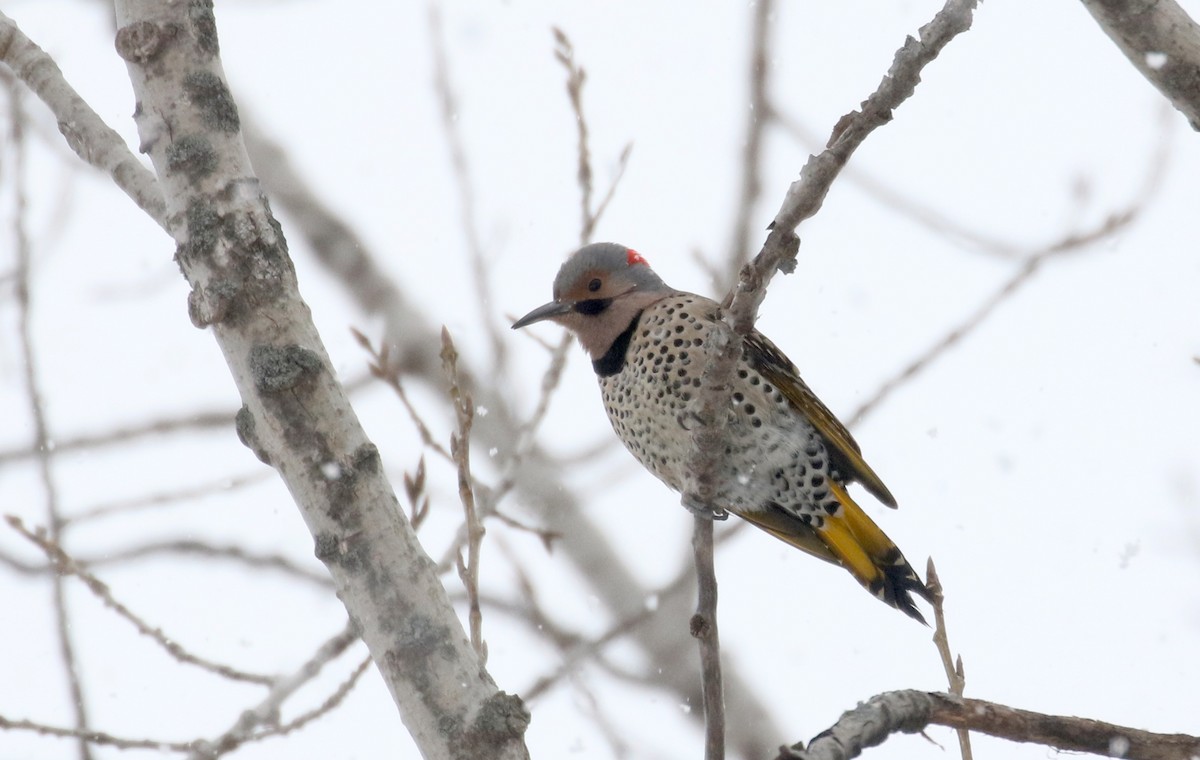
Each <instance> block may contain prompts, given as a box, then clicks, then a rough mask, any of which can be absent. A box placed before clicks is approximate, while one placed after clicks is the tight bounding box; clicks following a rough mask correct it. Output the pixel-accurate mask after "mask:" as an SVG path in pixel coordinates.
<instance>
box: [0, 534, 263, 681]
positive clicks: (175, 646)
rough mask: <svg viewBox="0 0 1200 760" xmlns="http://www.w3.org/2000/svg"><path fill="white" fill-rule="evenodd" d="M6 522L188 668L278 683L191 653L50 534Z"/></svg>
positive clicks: (234, 678)
mask: <svg viewBox="0 0 1200 760" xmlns="http://www.w3.org/2000/svg"><path fill="white" fill-rule="evenodd" d="M6 519H7V520H8V524H9V525H10V526H12V528H13V530H15V531H17V532H18V533H20V534H21V535H22V536H24V537H25V538H26V539H28V540H29V541H30V542H31V543H33V544H34V545H35V546H37V547H38V548H39V549H41V550H42V551H43V552H44V553H45V554H46V557H47V558H48V559H49V560H50V561H51V562H52V563H53V564H54V569H55V571H56V577H60V576H68V575H74V576H75V577H77V578H79V580H81V581H83V583H84V585H85V586H86V587H87V589H88V591H90V592H92V594H93V595H94V596H95V597H96V598H97V599H99V600H100V601H101V602H103V603H104V606H105V607H108V608H109V609H110V610H112V611H113V612H115V613H117V615H118V616H120V617H123V618H125V620H127V621H129V622H130V623H131V624H132V625H133V627H134V628H136V629H137V631H138V633H140V634H142V635H143V636H147V637H149V638H150V639H152V640H153V641H154V642H155V643H156V644H158V645H159V646H160V647H162V648H163V649H164V650H166V652H167V654H169V655H171V656H172V657H174V658H175V659H176V660H178V661H179V662H182V663H186V664H188V665H195V666H196V667H198V668H201V669H203V670H207V671H209V672H210V673H214V674H216V675H219V676H222V677H224V678H228V679H230V680H231V681H245V682H247V683H257V684H271V683H273V682H274V677H272V676H266V675H259V674H257V673H247V672H245V671H242V670H238V669H237V668H233V667H230V666H229V665H222V664H221V663H218V662H213V661H212V660H208V659H205V658H203V657H200V656H199V655H194V654H192V653H191V652H189V651H187V650H186V649H184V648H183V646H182V645H180V644H179V642H177V641H175V640H174V639H172V638H171V637H169V636H167V635H166V634H165V633H163V631H162V629H161V628H154V627H152V626H151V625H150V624H149V623H147V622H146V621H145V620H143V619H142V618H141V617H140V616H139V615H137V614H136V613H135V612H133V611H132V610H130V609H129V608H128V607H126V606H125V605H124V604H122V603H121V602H119V601H117V598H116V597H115V596H113V593H112V591H110V590H109V588H108V585H107V584H105V583H104V582H103V581H101V580H100V579H99V578H97V577H96V576H95V575H93V574H91V573H90V572H88V571H87V570H85V569H83V568H82V567H81V566H80V565H79V563H78V562H76V561H75V560H74V558H72V557H71V556H70V555H68V554H67V553H66V552H65V551H63V549H62V547H61V546H59V545H58V544H57V543H56V542H55V541H54V540H53V539H52V538H48V537H47V536H46V535H43V534H42V532H41V531H38V532H34V531H31V530H29V529H28V528H26V527H25V524H24V523H22V522H21V520H20V518H18V517H15V516H13V515H7V516H6Z"/></svg>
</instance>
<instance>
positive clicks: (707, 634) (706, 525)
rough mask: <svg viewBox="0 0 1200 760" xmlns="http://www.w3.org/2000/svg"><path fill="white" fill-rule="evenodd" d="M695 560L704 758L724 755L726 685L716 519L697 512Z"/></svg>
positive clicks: (694, 632)
mask: <svg viewBox="0 0 1200 760" xmlns="http://www.w3.org/2000/svg"><path fill="white" fill-rule="evenodd" d="M692 553H693V555H694V556H695V561H696V579H697V593H696V614H695V615H693V616H692V622H691V631H692V636H694V637H695V638H696V640H697V641H698V642H699V643H700V679H701V683H702V684H703V686H702V693H703V697H704V758H705V760H724V757H725V688H724V684H723V682H722V679H721V638H720V635H719V633H718V630H717V573H716V568H715V567H714V563H713V521H712V520H711V519H709V518H707V517H704V516H701V515H697V516H696V517H695V520H694V526H693V532H692Z"/></svg>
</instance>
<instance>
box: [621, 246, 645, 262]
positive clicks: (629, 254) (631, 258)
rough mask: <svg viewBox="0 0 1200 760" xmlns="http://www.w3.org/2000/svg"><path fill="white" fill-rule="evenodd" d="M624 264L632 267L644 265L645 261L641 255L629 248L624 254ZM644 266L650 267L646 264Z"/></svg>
mask: <svg viewBox="0 0 1200 760" xmlns="http://www.w3.org/2000/svg"><path fill="white" fill-rule="evenodd" d="M625 263H627V264H629V266H633V265H634V264H646V260H645V259H643V258H642V254H640V253H638V252H637V251H635V250H633V249H632V248H630V249H628V250H627V251H626V252H625ZM646 266H650V265H649V264H646Z"/></svg>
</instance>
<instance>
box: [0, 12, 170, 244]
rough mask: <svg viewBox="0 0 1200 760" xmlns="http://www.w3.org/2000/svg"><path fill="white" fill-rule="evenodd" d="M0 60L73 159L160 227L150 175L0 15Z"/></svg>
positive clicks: (159, 203) (160, 207)
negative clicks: (51, 119)
mask: <svg viewBox="0 0 1200 760" xmlns="http://www.w3.org/2000/svg"><path fill="white" fill-rule="evenodd" d="M0 61H3V62H4V63H6V64H8V66H9V67H10V68H11V69H12V70H13V72H14V73H15V74H16V75H17V78H19V79H20V80H21V81H22V82H24V83H25V85H26V86H27V87H28V88H29V89H30V90H32V91H33V93H34V94H35V95H37V96H38V97H39V98H40V99H41V100H42V102H43V103H45V104H46V105H47V106H48V107H49V108H50V110H51V111H52V112H53V113H54V116H55V118H57V119H58V129H59V131H60V132H62V135H63V137H65V138H66V140H67V145H69V146H70V148H71V150H73V151H75V153H76V155H78V156H79V157H80V158H82V159H83V160H84V161H86V162H87V163H89V164H91V165H92V166H94V167H96V168H97V169H99V170H100V171H103V172H106V173H107V174H109V175H110V176H111V177H112V178H113V181H114V182H116V183H117V187H119V188H121V189H122V190H123V191H125V194H126V195H128V196H129V197H130V198H132V199H133V202H134V203H136V204H137V205H138V207H139V208H141V209H142V210H143V211H145V212H146V213H147V214H149V215H150V218H151V219H153V220H154V221H156V222H158V224H159V225H160V226H164V225H165V213H164V211H165V209H166V207H165V205H164V202H163V196H162V193H161V192H160V191H159V189H158V183H157V182H156V181H155V179H154V175H153V174H152V173H151V172H150V171H149V170H147V169H146V167H144V166H142V164H141V162H139V161H138V159H137V157H136V156H134V155H133V153H131V152H130V150H129V147H128V146H127V145H125V141H124V140H122V139H121V136H120V135H118V134H117V133H116V131H114V130H113V128H112V127H110V126H108V125H107V124H105V123H104V120H103V119H101V118H100V117H99V116H98V115H97V114H96V112H95V111H93V110H92V108H91V106H89V105H88V104H87V103H86V102H84V100H83V98H81V97H79V93H77V92H75V89H74V88H73V87H71V85H69V84H67V80H66V79H65V78H64V77H63V73H62V70H61V69H59V68H58V64H57V63H55V62H54V59H53V58H51V57H50V56H49V55H48V54H47V53H46V51H45V50H42V49H41V48H40V47H38V46H37V45H36V44H35V43H34V42H33V41H32V40H30V39H29V38H28V37H26V36H25V34H24V33H23V32H21V30H20V29H19V28H18V27H17V25H16V22H14V21H13V20H12V19H10V18H9V17H8V16H6V15H4V13H3V12H0Z"/></svg>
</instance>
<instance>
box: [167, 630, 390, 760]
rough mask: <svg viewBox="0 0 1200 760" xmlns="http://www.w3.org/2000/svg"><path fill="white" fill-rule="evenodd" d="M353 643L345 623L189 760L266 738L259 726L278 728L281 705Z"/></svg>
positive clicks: (354, 633) (198, 745)
mask: <svg viewBox="0 0 1200 760" xmlns="http://www.w3.org/2000/svg"><path fill="white" fill-rule="evenodd" d="M356 641H358V629H357V628H356V627H355V625H354V623H353V622H347V623H346V627H345V628H343V629H342V630H341V632H339V633H337V634H336V635H334V636H333V637H331V638H330V639H329V640H328V641H326V642H325V643H324V644H322V645H321V646H320V647H318V648H317V651H316V652H314V653H313V656H312V657H310V658H309V659H308V660H307V661H306V662H305V663H304V664H303V665H301V666H300V667H299V668H298V669H297V670H296V671H295V672H294V673H292V674H290V675H288V676H284V677H281V678H278V679H276V681H275V683H274V684H272V686H271V689H270V691H268V692H267V695H266V696H265V697H264V698H263V699H262V701H261V702H259V703H258V704H257V705H255V706H254V707H252V708H250V709H248V710H243V711H242V712H241V714H240V715H239V716H238V719H237V721H235V722H234V724H233V725H232V726H231V727H230V728H229V730H227V731H226V732H225V733H223V734H221V735H220V736H219V737H217V738H216V739H214V740H212V741H203V742H196V746H195V748H194V749H193V750H192V753H191V754H190V755H189V756H188V760H207V759H208V758H216V757H219V756H221V755H223V754H225V753H227V752H230V751H231V750H233V749H234V748H236V747H239V746H241V745H242V744H245V743H246V742H249V741H255V740H258V739H261V738H262V737H263V736H265V735H266V734H264V733H258V732H256V729H258V728H259V727H260V726H268V727H270V728H275V727H278V725H279V713H280V711H281V710H282V709H283V704H284V702H286V701H287V700H288V699H289V698H290V697H291V696H292V695H294V694H295V693H296V692H297V691H298V690H299V689H300V687H301V686H303V685H304V684H306V683H308V682H309V681H311V680H312V679H314V678H316V677H317V674H319V673H320V672H321V669H322V668H324V667H325V666H326V665H327V664H329V663H330V662H332V661H333V660H335V659H336V658H337V657H338V656H340V655H341V654H342V652H345V651H346V649H348V648H349V647H350V645H351V644H353V643H354V642H356ZM368 660H369V658H368Z"/></svg>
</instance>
